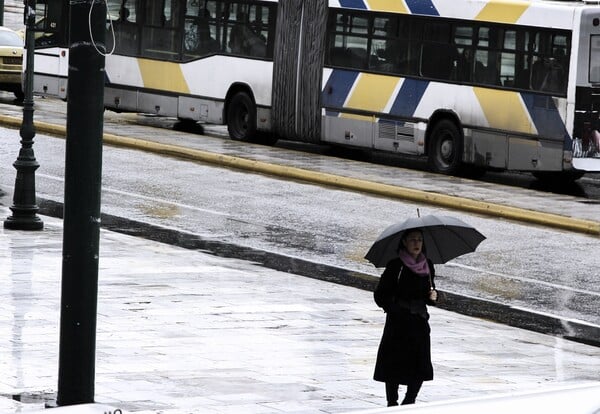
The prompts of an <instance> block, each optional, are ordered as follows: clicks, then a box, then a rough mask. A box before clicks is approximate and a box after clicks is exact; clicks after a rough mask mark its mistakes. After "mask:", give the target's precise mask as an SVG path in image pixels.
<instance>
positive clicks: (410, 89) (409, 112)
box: [390, 79, 429, 117]
mask: <svg viewBox="0 0 600 414" xmlns="http://www.w3.org/2000/svg"><path fill="white" fill-rule="evenodd" d="M427 86H429V81H424V80H417V79H404V82H403V83H402V86H401V87H400V91H399V92H398V95H397V96H396V99H395V100H394V104H393V105H392V108H391V110H390V114H391V115H396V116H404V117H412V116H413V115H414V113H415V110H416V109H417V106H418V105H419V102H421V99H422V98H423V95H424V94H425V91H426V90H427Z"/></svg>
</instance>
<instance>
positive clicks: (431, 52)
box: [421, 22, 458, 80]
mask: <svg viewBox="0 0 600 414" xmlns="http://www.w3.org/2000/svg"><path fill="white" fill-rule="evenodd" d="M450 33H451V26H450V24H449V23H437V22H426V23H425V24H424V25H423V44H422V46H421V75H422V76H425V77H427V78H433V79H441V80H450V79H451V78H452V77H453V76H454V73H455V70H454V66H455V64H456V61H457V60H458V49H457V47H456V45H454V44H451V43H449V41H450V39H451V38H452V37H451V36H450Z"/></svg>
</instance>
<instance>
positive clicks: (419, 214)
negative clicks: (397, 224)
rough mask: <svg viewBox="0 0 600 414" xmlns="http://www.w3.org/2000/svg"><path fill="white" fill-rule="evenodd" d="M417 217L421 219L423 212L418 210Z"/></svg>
mask: <svg viewBox="0 0 600 414" xmlns="http://www.w3.org/2000/svg"><path fill="white" fill-rule="evenodd" d="M417 217H421V212H420V211H419V209H417Z"/></svg>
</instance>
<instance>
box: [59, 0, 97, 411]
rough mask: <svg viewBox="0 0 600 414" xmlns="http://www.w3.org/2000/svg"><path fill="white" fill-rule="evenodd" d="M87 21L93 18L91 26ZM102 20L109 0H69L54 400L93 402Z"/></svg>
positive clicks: (66, 403)
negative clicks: (61, 233) (57, 361)
mask: <svg viewBox="0 0 600 414" xmlns="http://www.w3.org/2000/svg"><path fill="white" fill-rule="evenodd" d="M90 12H91V16H90ZM88 18H89V20H88ZM88 21H90V23H91V25H90V26H89V27H88ZM105 22H106V3H105V2H104V1H101V0H71V1H70V22H69V29H70V38H69V45H70V48H69V79H68V91H67V140H66V160H65V202H64V234H63V265H62V266H63V267H62V296H61V315H60V316H61V318H60V347H59V367H58V393H57V401H56V402H57V404H58V405H61V406H63V405H73V404H81V403H92V402H94V381H95V362H96V361H95V359H96V355H95V353H96V312H97V301H98V256H99V244H100V195H101V178H102V131H103V115H104V103H103V102H104V55H103V53H104V51H105V50H106V48H105V44H104V37H105V35H104V31H105ZM90 33H91V34H92V37H90ZM100 51H101V52H102V53H101V52H100Z"/></svg>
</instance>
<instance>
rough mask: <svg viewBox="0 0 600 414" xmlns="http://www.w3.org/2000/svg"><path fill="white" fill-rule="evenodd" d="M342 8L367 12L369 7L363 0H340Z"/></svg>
mask: <svg viewBox="0 0 600 414" xmlns="http://www.w3.org/2000/svg"><path fill="white" fill-rule="evenodd" d="M340 6H342V7H349V8H352V9H365V10H367V6H366V5H365V2H364V1H363V0H340Z"/></svg>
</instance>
